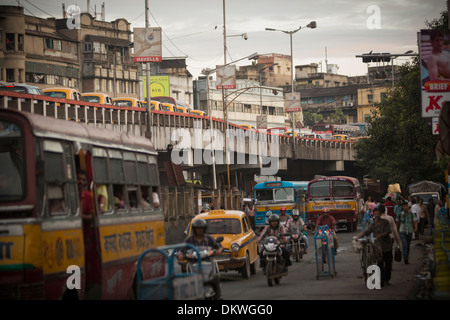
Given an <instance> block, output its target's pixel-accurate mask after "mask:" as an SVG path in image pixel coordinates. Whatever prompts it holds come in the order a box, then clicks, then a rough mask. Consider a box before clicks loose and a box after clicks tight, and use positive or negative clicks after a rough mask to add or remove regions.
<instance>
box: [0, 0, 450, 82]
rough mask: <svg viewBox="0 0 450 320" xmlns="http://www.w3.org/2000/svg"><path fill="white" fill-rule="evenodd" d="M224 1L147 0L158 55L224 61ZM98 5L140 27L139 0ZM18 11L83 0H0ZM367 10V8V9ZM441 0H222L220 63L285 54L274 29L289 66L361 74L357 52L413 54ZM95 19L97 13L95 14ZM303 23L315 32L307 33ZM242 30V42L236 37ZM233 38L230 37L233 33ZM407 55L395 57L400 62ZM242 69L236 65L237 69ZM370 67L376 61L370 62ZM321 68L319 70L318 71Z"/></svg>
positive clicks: (195, 67)
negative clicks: (159, 42)
mask: <svg viewBox="0 0 450 320" xmlns="http://www.w3.org/2000/svg"><path fill="white" fill-rule="evenodd" d="M223 1H224V0H188V1H186V0H184V1H181V0H160V1H153V0H149V1H148V2H149V8H150V15H149V22H150V26H151V27H158V26H159V27H161V28H162V30H163V57H184V56H186V57H187V64H188V69H189V71H190V72H191V73H192V74H193V75H194V78H197V76H198V75H199V74H200V72H201V70H202V69H203V68H214V67H215V66H216V65H219V64H223V61H224V54H223V53H224V37H223V26H224V22H223V13H224V10H223ZM103 2H104V3H105V12H106V19H105V20H106V21H112V20H115V19H117V18H125V19H127V20H128V22H130V23H131V28H137V27H144V26H145V0H128V1H123V0H105V1H102V0H90V7H91V12H92V14H93V11H94V9H95V7H96V9H97V11H98V12H100V10H101V5H102V3H103ZM18 3H20V5H22V6H23V7H25V14H28V15H31V14H33V15H35V16H38V17H44V18H45V17H50V16H54V17H56V18H62V5H61V4H62V3H65V5H66V7H68V6H69V5H73V4H75V5H78V6H79V7H80V8H81V10H82V11H86V10H87V1H86V0H83V1H80V0H37V1H33V0H16V1H14V0H2V1H1V4H11V5H17V4H18ZM368 9H369V11H368ZM444 10H446V1H445V0H388V1H385V0H378V1H377V0H375V1H364V0H363V1H357V0H336V1H331V0H327V1H325V0H310V1H304V0H276V1H274V0H272V1H269V0H226V2H225V17H226V23H225V26H226V31H227V35H228V37H227V38H226V42H227V47H228V55H227V62H230V61H233V60H237V59H240V58H243V57H246V56H249V55H250V54H252V53H254V52H258V53H260V54H266V53H280V54H286V55H290V42H289V35H288V34H285V33H282V32H279V31H275V32H273V31H266V30H265V28H274V29H280V30H286V31H292V30H295V29H297V28H299V27H302V29H301V30H300V31H298V32H297V33H295V34H294V35H293V52H294V54H293V56H294V64H295V65H301V64H310V63H318V64H319V63H322V71H323V72H325V59H326V57H327V60H328V64H336V65H338V67H339V72H338V73H339V74H343V75H348V76H354V75H364V74H366V73H367V64H365V63H362V60H361V58H356V57H355V56H356V55H361V54H363V53H369V52H370V51H373V52H374V53H381V52H388V53H397V54H400V53H404V52H406V51H408V50H413V51H414V52H416V53H418V47H417V32H419V31H420V29H425V28H426V26H425V20H429V21H431V20H433V19H435V18H439V17H440V13H441V12H442V11H444ZM98 18H99V19H100V16H99V17H98ZM310 21H316V22H317V28H316V29H310V28H306V25H307V24H308V23H309V22H310ZM243 33H246V34H247V36H248V40H244V39H243V37H241V36H238V35H240V34H243ZM234 35H236V36H234ZM406 59H407V58H397V59H396V60H395V62H394V63H395V64H402V63H404V62H405V61H406ZM243 64H249V61H248V60H247V61H241V62H239V63H238V65H243ZM372 65H375V64H372ZM319 71H320V69H319Z"/></svg>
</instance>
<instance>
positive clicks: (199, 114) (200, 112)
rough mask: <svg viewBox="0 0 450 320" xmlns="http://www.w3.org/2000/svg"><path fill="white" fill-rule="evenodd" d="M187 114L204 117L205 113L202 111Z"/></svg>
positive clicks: (191, 111)
mask: <svg viewBox="0 0 450 320" xmlns="http://www.w3.org/2000/svg"><path fill="white" fill-rule="evenodd" d="M189 113H190V114H193V115H196V116H206V112H205V111H202V110H190V111H189Z"/></svg>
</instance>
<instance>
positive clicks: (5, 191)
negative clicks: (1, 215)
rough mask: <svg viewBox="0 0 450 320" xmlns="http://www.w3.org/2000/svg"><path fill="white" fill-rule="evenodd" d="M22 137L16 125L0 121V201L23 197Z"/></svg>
mask: <svg viewBox="0 0 450 320" xmlns="http://www.w3.org/2000/svg"><path fill="white" fill-rule="evenodd" d="M21 155H23V137H22V132H21V130H20V128H19V126H18V125H16V124H14V123H12V122H8V121H0V201H1V202H9V201H17V200H20V199H22V198H24V196H25V194H24V186H25V183H24V180H23V179H24V177H23V172H25V168H24V165H25V164H24V162H23V161H22V160H23V159H21Z"/></svg>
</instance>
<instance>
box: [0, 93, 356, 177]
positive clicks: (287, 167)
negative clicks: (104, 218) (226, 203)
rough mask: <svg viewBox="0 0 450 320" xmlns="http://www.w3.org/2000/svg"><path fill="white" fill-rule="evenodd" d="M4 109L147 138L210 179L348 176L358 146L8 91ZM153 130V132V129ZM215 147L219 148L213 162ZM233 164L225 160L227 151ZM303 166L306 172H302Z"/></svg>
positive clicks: (1, 103)
mask: <svg viewBox="0 0 450 320" xmlns="http://www.w3.org/2000/svg"><path fill="white" fill-rule="evenodd" d="M0 107H2V108H12V109H16V110H20V111H24V112H32V113H37V114H41V115H44V116H48V117H54V118H59V119H64V120H70V121H77V122H82V123H86V124H88V125H94V126H97V127H102V128H105V129H107V130H114V131H124V132H128V133H129V134H133V135H141V136H148V132H150V133H151V136H150V137H151V139H152V141H153V143H154V146H155V148H156V150H157V151H159V153H160V158H161V161H169V160H171V161H174V162H176V163H177V164H179V165H180V166H181V167H182V168H183V169H185V170H195V171H198V172H202V173H204V174H206V175H208V172H210V171H211V166H212V163H215V167H216V170H217V171H216V172H217V173H219V174H220V173H221V172H222V173H223V172H225V171H227V170H228V171H231V172H233V171H234V172H237V171H239V170H244V171H245V174H254V173H257V174H258V173H259V174H262V175H272V174H277V173H281V174H283V172H284V173H286V172H291V173H292V174H294V175H295V176H298V178H299V179H300V178H306V177H308V176H311V175H313V174H314V173H313V171H315V172H321V173H322V174H323V172H329V173H330V174H335V173H341V174H346V173H347V172H348V170H347V168H346V167H347V166H348V164H350V166H349V167H350V168H352V163H353V162H354V155H355V150H354V148H353V146H354V142H351V141H337V140H321V139H310V138H295V139H293V138H292V137H290V136H285V135H279V134H266V133H261V132H257V131H255V130H249V129H245V128H242V127H239V126H237V125H233V124H231V123H229V125H228V128H227V130H226V133H227V134H226V137H227V138H226V139H225V134H224V132H225V123H224V121H223V120H221V119H216V118H213V121H212V124H211V123H210V119H209V117H202V116H197V115H191V114H180V113H174V112H164V111H152V112H151V114H150V116H149V114H148V112H147V111H146V110H145V109H143V108H132V107H118V106H111V105H99V104H97V103H90V102H82V101H75V100H65V99H58V98H51V97H47V96H39V95H31V94H24V93H17V92H10V91H0ZM149 128H150V129H149ZM211 148H212V149H213V150H215V152H214V159H213V158H212V153H211ZM226 149H227V150H228V155H229V158H228V159H229V161H228V162H227V161H226V157H225V150H226ZM299 167H303V169H299Z"/></svg>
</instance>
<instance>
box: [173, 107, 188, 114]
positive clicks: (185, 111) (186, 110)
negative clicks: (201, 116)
mask: <svg viewBox="0 0 450 320" xmlns="http://www.w3.org/2000/svg"><path fill="white" fill-rule="evenodd" d="M173 111H174V112H178V113H189V109H188V108H186V107H180V106H174V107H173Z"/></svg>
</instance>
